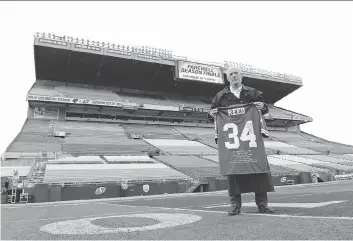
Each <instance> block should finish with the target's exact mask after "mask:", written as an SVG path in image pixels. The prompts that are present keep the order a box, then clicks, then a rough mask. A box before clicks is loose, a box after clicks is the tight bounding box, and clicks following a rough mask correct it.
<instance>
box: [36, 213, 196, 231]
mask: <svg viewBox="0 0 353 241" xmlns="http://www.w3.org/2000/svg"><path fill="white" fill-rule="evenodd" d="M124 217H133V218H151V219H155V220H157V221H159V223H157V224H154V225H147V226H143V227H129V228H108V227H102V226H98V225H94V224H92V223H91V222H92V221H94V220H97V219H106V218H124ZM201 219H202V217H200V216H197V215H193V214H181V213H141V214H129V215H117V216H106V217H95V218H84V219H76V220H68V221H63V222H56V223H50V224H47V225H44V226H42V227H41V228H40V231H42V232H47V233H51V234H69V235H76V234H107V233H122V232H123V233H126V232H136V231H149V230H156V229H161V228H169V227H175V226H179V225H185V224H190V223H194V222H196V221H199V220H201Z"/></svg>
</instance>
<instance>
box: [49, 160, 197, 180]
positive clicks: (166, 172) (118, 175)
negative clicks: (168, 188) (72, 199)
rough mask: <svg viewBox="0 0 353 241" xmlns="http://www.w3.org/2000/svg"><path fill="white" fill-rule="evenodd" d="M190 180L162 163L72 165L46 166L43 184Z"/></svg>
mask: <svg viewBox="0 0 353 241" xmlns="http://www.w3.org/2000/svg"><path fill="white" fill-rule="evenodd" d="M123 179H125V180H171V179H190V178H189V177H188V176H186V175H185V174H183V173H181V172H178V171H176V170H174V169H172V168H170V167H168V166H166V165H164V164H162V163H156V164H77V165H76V164H72V165H65V164H63V165H52V164H48V165H47V166H46V172H45V176H44V183H68V182H97V181H121V180H123Z"/></svg>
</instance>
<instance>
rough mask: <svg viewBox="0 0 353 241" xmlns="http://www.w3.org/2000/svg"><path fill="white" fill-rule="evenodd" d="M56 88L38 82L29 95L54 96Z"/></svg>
mask: <svg viewBox="0 0 353 241" xmlns="http://www.w3.org/2000/svg"><path fill="white" fill-rule="evenodd" d="M54 88H55V86H54V85H53V84H50V83H43V82H41V81H37V82H36V83H35V84H34V85H33V87H32V89H31V90H30V91H29V92H28V93H29V94H30V95H41V96H54Z"/></svg>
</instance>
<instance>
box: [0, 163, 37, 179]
mask: <svg viewBox="0 0 353 241" xmlns="http://www.w3.org/2000/svg"><path fill="white" fill-rule="evenodd" d="M31 168H32V167H31V166H2V167H1V177H12V176H13V174H14V170H17V171H18V176H19V177H27V176H28V174H29V172H30V170H31Z"/></svg>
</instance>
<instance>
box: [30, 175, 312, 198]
mask: <svg viewBox="0 0 353 241" xmlns="http://www.w3.org/2000/svg"><path fill="white" fill-rule="evenodd" d="M283 177H285V178H286V180H293V181H294V184H302V183H311V176H310V173H300V174H299V175H280V176H272V181H273V184H274V185H275V186H282V185H286V183H285V182H283V180H282V181H281V179H282V178H283ZM207 180H208V184H204V185H203V191H204V192H211V191H220V190H227V189H228V183H227V179H226V178H214V177H213V178H207ZM144 185H148V187H149V189H148V191H147V192H145V191H144V189H143V186H144ZM190 186H192V182H191V181H181V180H180V181H169V182H152V181H151V182H141V183H129V184H128V187H127V189H123V188H122V187H121V184H118V183H106V184H86V185H80V186H63V187H62V186H48V185H45V184H41V185H37V186H36V187H34V188H26V189H25V192H27V193H28V194H29V195H31V196H32V198H31V199H32V200H30V201H29V202H36V203H38V202H56V201H69V200H85V199H101V198H117V197H132V196H150V195H157V194H172V193H185V192H186V190H187V189H188V188H189V187H190ZM99 187H104V188H106V189H105V192H104V193H101V194H95V191H96V190H97V188H99ZM197 190H199V189H197Z"/></svg>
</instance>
